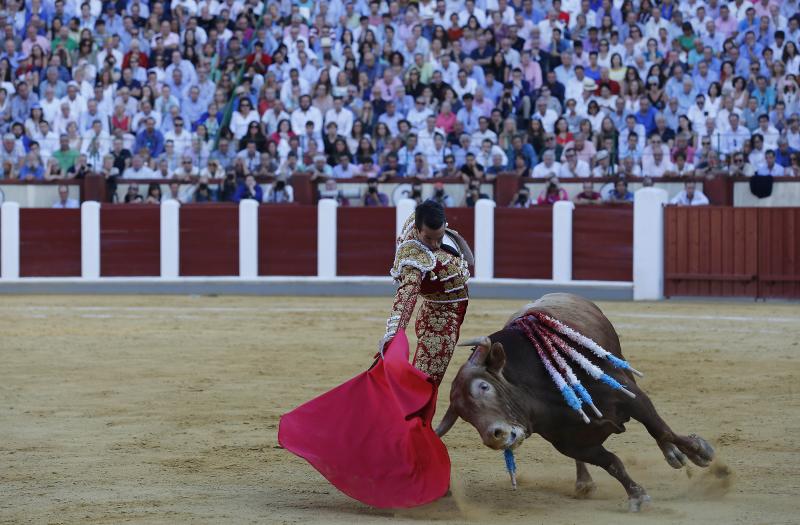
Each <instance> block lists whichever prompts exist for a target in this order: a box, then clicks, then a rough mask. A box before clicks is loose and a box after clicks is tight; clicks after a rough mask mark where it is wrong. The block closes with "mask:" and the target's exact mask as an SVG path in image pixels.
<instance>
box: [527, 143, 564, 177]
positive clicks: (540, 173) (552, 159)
mask: <svg viewBox="0 0 800 525" xmlns="http://www.w3.org/2000/svg"><path fill="white" fill-rule="evenodd" d="M560 172H561V163H559V162H556V152H555V151H553V150H551V149H549V150H546V151H545V152H544V153H543V154H542V162H540V163H539V164H537V165H536V166H534V167H533V174H532V177H533V178H534V179H549V178H551V177H558V174H559V173H560Z"/></svg>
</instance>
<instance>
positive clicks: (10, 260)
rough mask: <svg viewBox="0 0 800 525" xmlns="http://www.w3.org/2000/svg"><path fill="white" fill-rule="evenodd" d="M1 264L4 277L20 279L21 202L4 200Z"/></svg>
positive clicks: (0, 236) (0, 223)
mask: <svg viewBox="0 0 800 525" xmlns="http://www.w3.org/2000/svg"><path fill="white" fill-rule="evenodd" d="M0 228H2V231H0V257H2V259H0V265H2V273H0V277H2V278H3V279H19V204H18V203H16V202H4V203H3V206H2V211H0Z"/></svg>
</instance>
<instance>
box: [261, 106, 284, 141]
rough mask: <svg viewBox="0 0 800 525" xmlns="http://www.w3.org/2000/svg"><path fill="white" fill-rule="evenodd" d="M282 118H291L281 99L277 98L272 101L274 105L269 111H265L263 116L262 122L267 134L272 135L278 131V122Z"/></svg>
mask: <svg viewBox="0 0 800 525" xmlns="http://www.w3.org/2000/svg"><path fill="white" fill-rule="evenodd" d="M282 120H289V121H290V120H291V117H290V116H289V114H288V113H286V111H284V109H283V102H281V101H280V100H279V99H275V100H274V101H273V102H272V107H271V108H269V109H268V110H267V111H265V112H264V115H263V116H262V117H261V122H263V123H264V131H265V132H266V134H267V136H270V135H272V134H273V133H275V132H276V131H278V124H279V123H280V122H281V121H282Z"/></svg>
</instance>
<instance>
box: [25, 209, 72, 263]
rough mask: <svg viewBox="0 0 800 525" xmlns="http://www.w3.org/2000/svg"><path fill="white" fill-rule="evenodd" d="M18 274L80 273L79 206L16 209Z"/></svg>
mask: <svg viewBox="0 0 800 525" xmlns="http://www.w3.org/2000/svg"><path fill="white" fill-rule="evenodd" d="M19 265H20V269H19V274H20V277H78V276H80V275H81V210H63V209H47V208H22V209H20V210H19Z"/></svg>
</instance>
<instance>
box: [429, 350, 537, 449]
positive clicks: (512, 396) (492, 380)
mask: <svg viewBox="0 0 800 525" xmlns="http://www.w3.org/2000/svg"><path fill="white" fill-rule="evenodd" d="M472 344H477V346H476V347H475V348H474V349H473V351H472V356H471V357H470V358H469V360H468V361H467V362H466V363H464V365H462V366H461V368H460V369H459V371H458V375H456V378H455V379H454V380H453V384H452V385H451V387H450V406H449V407H448V408H447V412H446V413H445V415H444V418H443V419H442V422H441V423H439V426H438V427H437V429H436V433H437V434H438V435H439V436H443V435H444V434H445V433H446V432H447V431H448V430H450V428H451V427H452V426H453V424H454V423H455V422H456V420H457V419H458V418H459V417H461V418H462V419H463V420H465V421H467V422H468V423H470V424H471V425H472V426H474V427H475V428H476V429H477V431H478V433H479V434H480V436H481V439H483V443H484V444H485V445H486V446H487V447H490V448H493V449H498V450H500V449H506V448H512V449H513V448H516V447H518V446H519V445H520V444H521V443H522V441H523V440H524V439H525V438H526V437H527V435H528V432H527V431H526V430H525V426H524V425H523V424H521V423H522V421H524V414H523V413H522V411H521V410H520V409H519V408H518V404H517V403H516V402H515V400H516V399H519V397H518V393H517V392H515V390H516V388H515V387H514V386H513V385H511V384H510V383H509V382H508V381H506V379H505V377H503V367H504V366H505V363H506V353H505V350H504V349H503V345H502V344H500V343H494V344H492V342H491V341H490V340H489V338H488V337H483V338H480V339H479V340H476V341H471V342H469V343H465V344H462V346H466V345H472Z"/></svg>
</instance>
